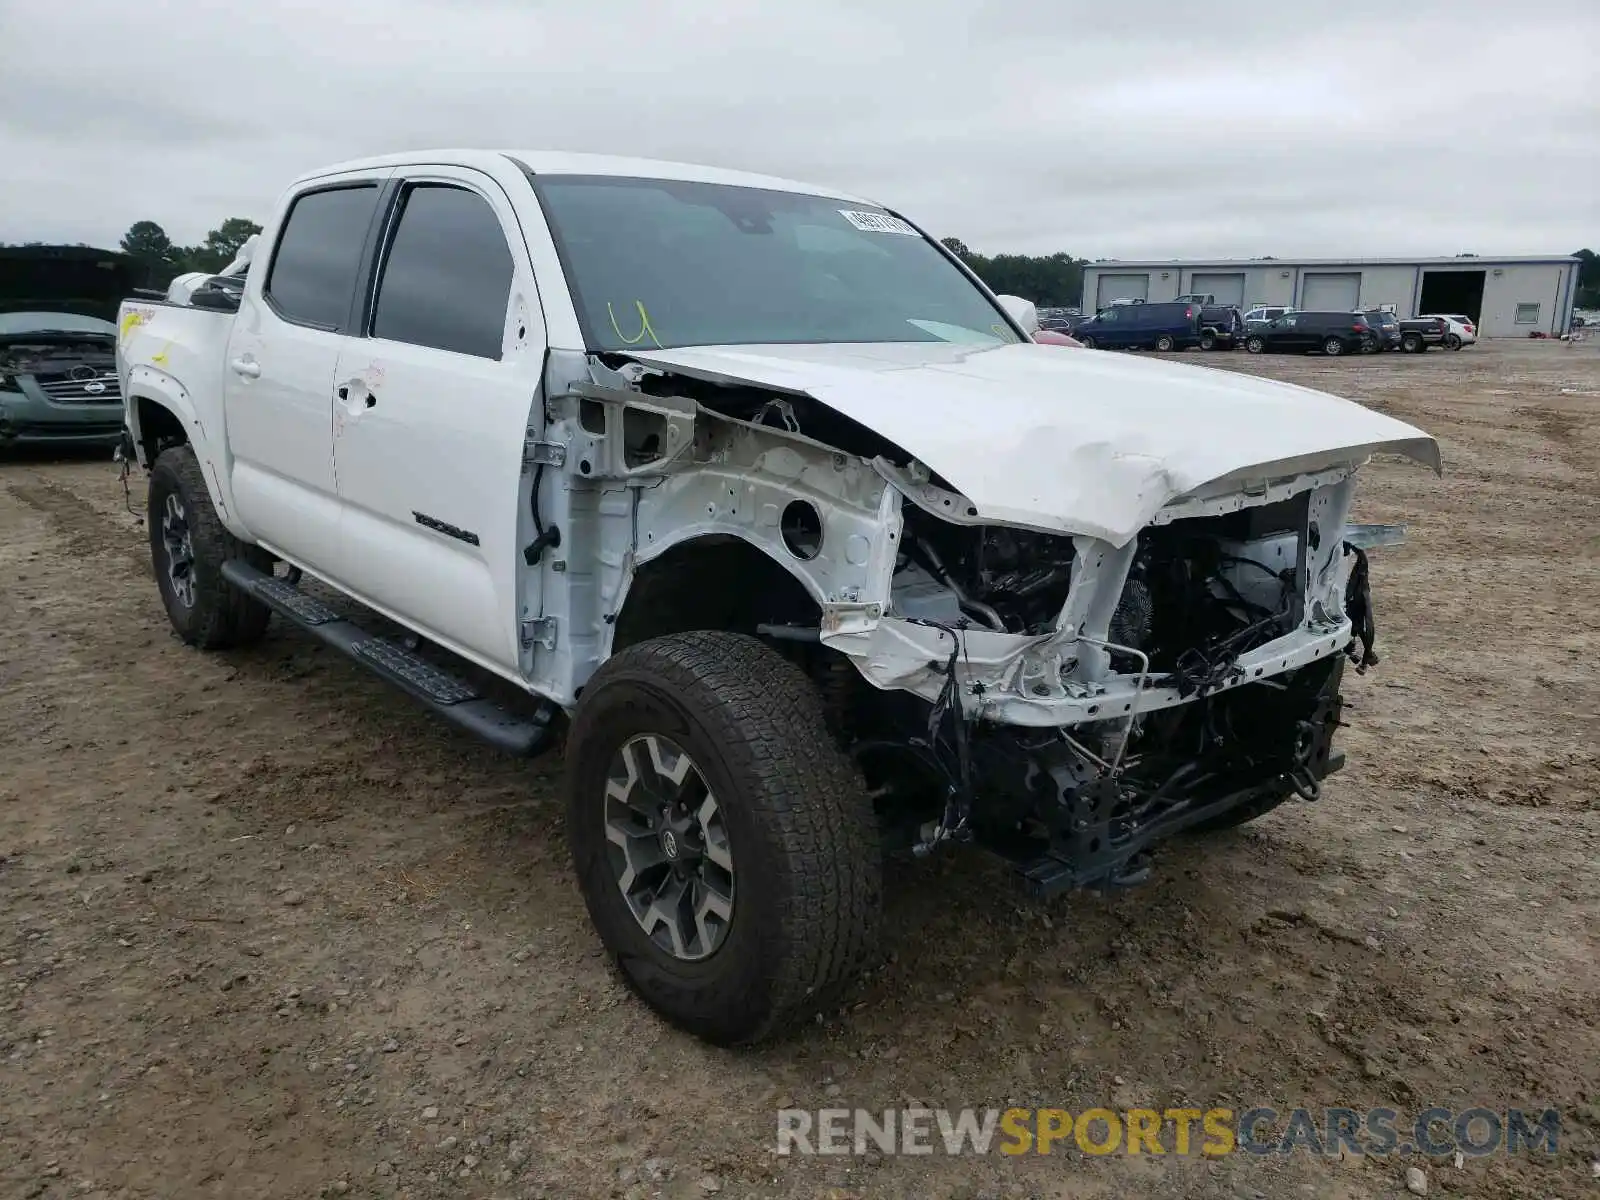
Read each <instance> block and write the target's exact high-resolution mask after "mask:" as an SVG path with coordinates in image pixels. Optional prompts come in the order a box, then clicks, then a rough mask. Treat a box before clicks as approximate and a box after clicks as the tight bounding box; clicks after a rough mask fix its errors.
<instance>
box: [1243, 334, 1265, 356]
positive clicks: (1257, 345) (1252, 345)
mask: <svg viewBox="0 0 1600 1200" xmlns="http://www.w3.org/2000/svg"><path fill="white" fill-rule="evenodd" d="M1244 348H1245V350H1247V351H1248V352H1249V353H1251V354H1265V353H1266V350H1267V340H1266V338H1263V337H1252V338H1246V339H1245V343H1244Z"/></svg>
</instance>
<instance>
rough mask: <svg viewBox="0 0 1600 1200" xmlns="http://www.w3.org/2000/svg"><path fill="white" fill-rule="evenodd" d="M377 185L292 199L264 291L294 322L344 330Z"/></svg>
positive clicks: (348, 316)
mask: <svg viewBox="0 0 1600 1200" xmlns="http://www.w3.org/2000/svg"><path fill="white" fill-rule="evenodd" d="M377 205H378V185H377V184H376V183H358V184H351V185H348V186H342V187H333V188H323V189H321V190H318V191H314V192H306V193H305V194H304V195H301V196H300V197H298V198H297V199H296V200H295V202H294V204H293V205H292V206H291V207H290V209H289V215H288V217H287V218H286V220H285V221H284V227H283V233H282V234H281V235H280V236H279V238H278V245H277V249H276V251H275V252H274V253H273V256H272V267H271V270H270V272H269V273H268V275H267V283H266V287H265V288H264V292H265V295H266V297H267V299H268V301H269V302H270V303H271V305H272V307H273V309H274V310H276V312H277V313H278V315H279V316H281V317H282V318H284V320H286V321H292V322H294V323H295V324H297V325H311V326H314V327H316V328H319V329H327V330H330V331H333V332H341V333H342V332H344V331H345V329H346V326H347V325H348V324H349V319H350V301H351V299H352V297H353V296H354V295H355V290H356V273H357V271H358V270H359V269H360V265H361V251H362V247H363V245H364V244H365V242H366V238H367V227H368V226H369V225H370V224H371V222H372V214H373V211H374V210H375V209H376V208H377Z"/></svg>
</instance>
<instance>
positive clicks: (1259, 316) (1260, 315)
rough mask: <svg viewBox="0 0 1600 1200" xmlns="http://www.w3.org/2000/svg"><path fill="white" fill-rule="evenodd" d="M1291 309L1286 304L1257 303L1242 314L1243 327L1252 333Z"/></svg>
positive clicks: (1290, 311) (1291, 310)
mask: <svg viewBox="0 0 1600 1200" xmlns="http://www.w3.org/2000/svg"><path fill="white" fill-rule="evenodd" d="M1293 311H1294V309H1292V308H1290V307H1289V306H1288V305H1287V304H1258V305H1256V306H1255V307H1254V308H1252V309H1249V310H1248V311H1246V313H1245V314H1244V324H1245V329H1246V330H1248V331H1250V332H1252V333H1254V332H1255V331H1256V330H1257V329H1265V328H1266V327H1267V326H1268V325H1270V324H1271V323H1272V322H1273V321H1276V320H1277V319H1278V318H1279V317H1281V316H1283V315H1285V314H1286V313H1292V312H1293Z"/></svg>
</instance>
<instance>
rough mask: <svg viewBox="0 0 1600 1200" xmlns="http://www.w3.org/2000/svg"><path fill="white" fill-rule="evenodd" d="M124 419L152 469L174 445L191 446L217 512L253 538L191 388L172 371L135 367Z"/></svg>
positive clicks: (237, 531)
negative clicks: (162, 454)
mask: <svg viewBox="0 0 1600 1200" xmlns="http://www.w3.org/2000/svg"><path fill="white" fill-rule="evenodd" d="M124 411H125V416H124V420H125V421H126V423H127V426H128V433H129V435H130V436H131V437H132V438H133V445H134V452H135V454H136V455H137V457H138V460H139V462H140V464H141V465H142V466H143V467H144V468H145V470H147V471H148V470H149V469H150V468H151V467H153V466H154V465H155V461H156V458H157V456H159V455H160V453H161V452H162V451H163V450H166V449H168V448H169V447H171V446H183V445H187V446H191V447H192V448H193V449H194V454H195V458H196V459H197V460H198V461H199V464H200V472H201V476H202V477H203V479H204V480H205V485H206V491H207V492H208V493H209V495H210V497H211V503H212V504H213V505H214V506H215V507H216V510H217V515H218V517H219V518H220V519H221V521H222V523H223V525H224V526H226V527H227V529H228V531H229V532H230V533H232V534H233V535H234V536H235V537H238V538H241V539H242V540H244V541H253V540H254V538H253V537H252V535H251V534H250V531H249V530H248V529H246V528H244V527H243V525H242V524H241V523H240V521H239V518H238V515H237V510H236V509H235V507H234V504H233V495H232V492H231V491H230V490H229V488H228V484H227V473H226V472H225V471H223V470H219V468H218V465H217V463H216V461H215V458H214V454H213V450H214V447H213V445H212V440H211V439H210V438H208V437H207V436H206V428H205V425H204V424H203V423H202V421H201V420H200V416H199V414H198V412H196V410H195V405H194V400H193V397H192V396H191V395H190V393H189V390H188V389H187V388H185V387H184V386H183V385H182V384H180V383H178V382H177V381H176V380H175V379H173V378H172V377H170V376H167V375H163V374H161V373H160V372H158V371H152V370H150V368H148V367H135V368H134V369H133V373H132V375H131V376H130V378H129V381H128V398H127V402H126V408H125V410H124Z"/></svg>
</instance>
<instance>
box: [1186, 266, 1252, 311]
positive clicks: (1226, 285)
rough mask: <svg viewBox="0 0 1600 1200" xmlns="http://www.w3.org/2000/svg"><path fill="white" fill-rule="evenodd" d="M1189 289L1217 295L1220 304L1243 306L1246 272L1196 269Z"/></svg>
mask: <svg viewBox="0 0 1600 1200" xmlns="http://www.w3.org/2000/svg"><path fill="white" fill-rule="evenodd" d="M1189 290H1190V291H1191V292H1196V293H1198V294H1199V295H1202V296H1206V295H1211V296H1215V297H1216V298H1217V303H1218V304H1232V305H1236V306H1238V307H1240V308H1243V307H1244V272H1243V271H1217V272H1206V271H1196V272H1195V273H1194V278H1193V279H1191V280H1190V281H1189Z"/></svg>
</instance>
